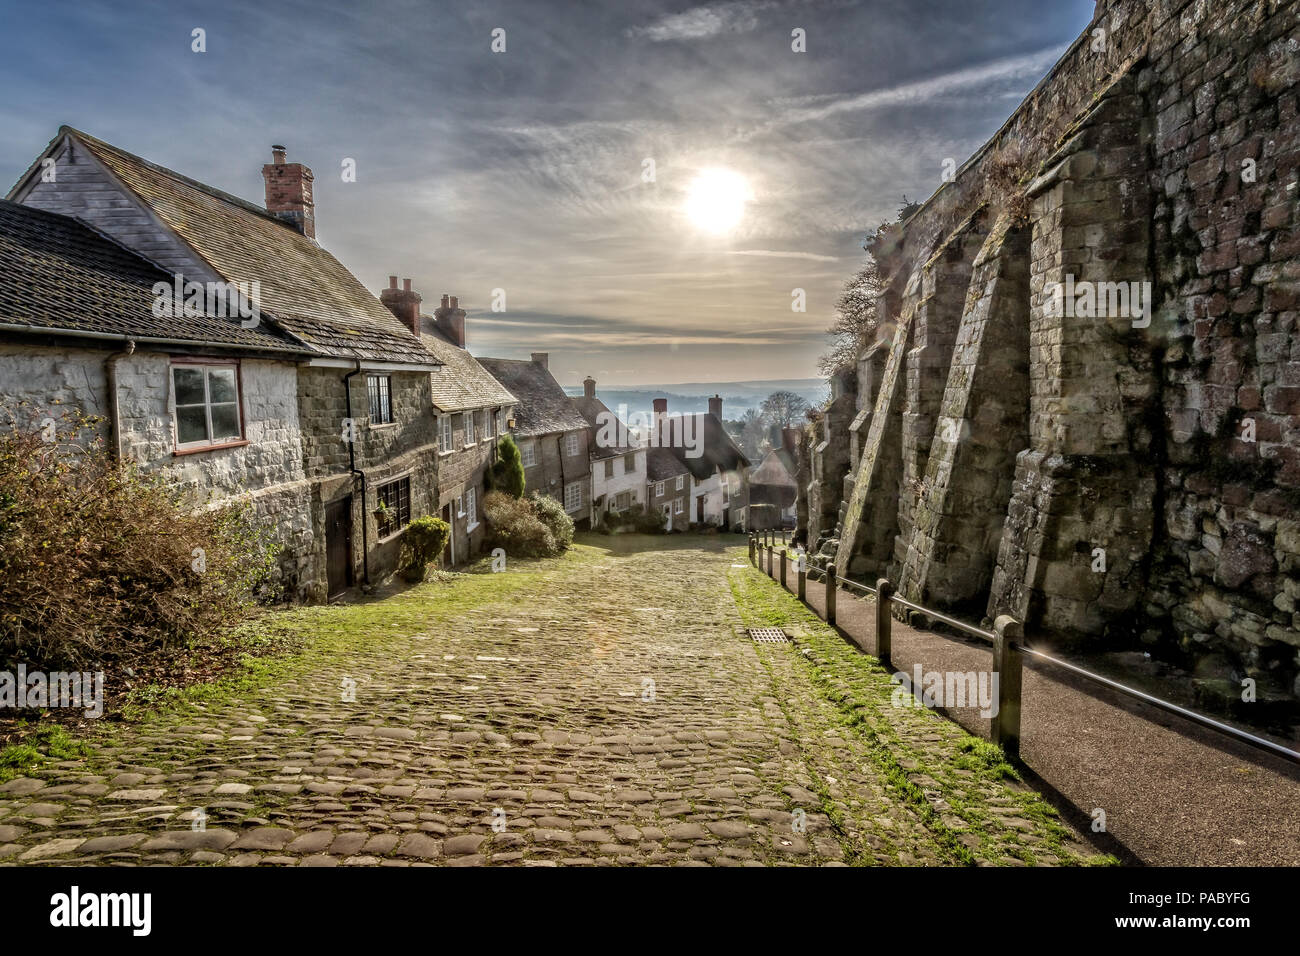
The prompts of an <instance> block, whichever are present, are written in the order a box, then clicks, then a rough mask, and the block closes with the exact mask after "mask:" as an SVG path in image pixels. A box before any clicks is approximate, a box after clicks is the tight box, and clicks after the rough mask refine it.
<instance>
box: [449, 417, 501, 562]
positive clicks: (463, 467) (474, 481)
mask: <svg viewBox="0 0 1300 956" xmlns="http://www.w3.org/2000/svg"><path fill="white" fill-rule="evenodd" d="M484 411H485V409H481V408H476V409H471V410H470V412H471V414H473V415H474V434H475V436H476V440H475V441H474V442H473V444H471V445H470V446H469V447H466V445H465V412H441V413H437V416H436V418H435V425H436V426H437V427H439V428H440V427H441V418H442V416H443V415H451V420H452V426H451V427H452V432H451V435H452V439H451V443H452V450H451V451H449V452H442V451H440V452H439V453H438V501H437V510H436V511H435V514H439V515H443V511H442V509H443V508H444V507H446V506H450V515H451V519H452V520H451V525H452V535H453V537H454V540H455V549H454V552H453V553H454V555H455V560H456V563H457V564H460V563H462V562H464V561H469V560H471V559H472V558H474V557H475V556H477V555H478V553H479V551H480V549H481V548H482V546H483V537H484V535H485V533H486V531H487V526H486V525H485V524H484V523H483V496H484V495H485V494H487V491H486V489H485V486H484V474H485V472H486V471H487V469H488V468H489V467H491V464H492V462H493V460H494V459H495V457H496V443H497V436H495V435H494V436H493V437H491V438H484V437H483V413H484ZM470 488H473V489H474V498H475V502H474V514H470V513H469V512H468V511H467V510H465V508H464V504H465V492H466V490H467V489H470Z"/></svg>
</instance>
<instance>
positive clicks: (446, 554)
mask: <svg viewBox="0 0 1300 956" xmlns="http://www.w3.org/2000/svg"><path fill="white" fill-rule="evenodd" d="M442 520H443V521H445V522H447V527H448V528H450V529H451V533H450V534H448V535H447V546H446V547H445V548H443V549H442V566H443V567H444V568H449V567H451V563H452V553H451V539H452V538H454V537H455V536H456V519H455V516H453V515H452V513H451V504H450V503H448V504H445V505H443V506H442Z"/></svg>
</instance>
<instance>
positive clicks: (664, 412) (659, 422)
mask: <svg viewBox="0 0 1300 956" xmlns="http://www.w3.org/2000/svg"><path fill="white" fill-rule="evenodd" d="M652 404H653V405H654V425H653V430H652V431H651V434H652V435H653V436H654V441H653V444H655V445H658V446H660V447H666V446H668V445H671V444H672V428H673V426H672V422H666V421H665V419H666V418H667V417H668V399H666V398H656V399H655V400H654V402H653V403H652ZM665 427H666V428H667V432H668V434H665V433H664V430H665Z"/></svg>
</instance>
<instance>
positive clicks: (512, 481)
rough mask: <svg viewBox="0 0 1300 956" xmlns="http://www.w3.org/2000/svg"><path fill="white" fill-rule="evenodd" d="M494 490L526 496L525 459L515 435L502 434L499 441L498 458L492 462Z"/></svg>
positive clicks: (516, 496)
mask: <svg viewBox="0 0 1300 956" xmlns="http://www.w3.org/2000/svg"><path fill="white" fill-rule="evenodd" d="M490 474H491V476H492V490H493V491H500V492H502V493H504V494H507V495H510V496H511V497H512V498H522V497H523V496H524V459H523V456H522V455H520V454H519V446H518V445H516V444H515V439H514V436H512V435H502V436H501V438H500V440H499V441H498V442H497V460H496V461H495V462H494V463H493V464H492V470H491V472H490Z"/></svg>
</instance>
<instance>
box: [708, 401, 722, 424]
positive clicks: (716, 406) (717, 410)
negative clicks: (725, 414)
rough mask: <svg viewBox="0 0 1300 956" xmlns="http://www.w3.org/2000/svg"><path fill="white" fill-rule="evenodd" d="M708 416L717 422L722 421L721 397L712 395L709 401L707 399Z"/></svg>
mask: <svg viewBox="0 0 1300 956" xmlns="http://www.w3.org/2000/svg"><path fill="white" fill-rule="evenodd" d="M709 414H710V415H712V416H713V417H714V418H716V419H717V420H718V421H722V396H721V395H714V396H713V397H712V398H711V399H709Z"/></svg>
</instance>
